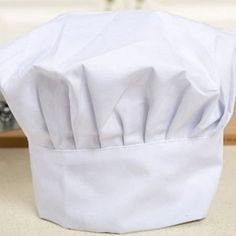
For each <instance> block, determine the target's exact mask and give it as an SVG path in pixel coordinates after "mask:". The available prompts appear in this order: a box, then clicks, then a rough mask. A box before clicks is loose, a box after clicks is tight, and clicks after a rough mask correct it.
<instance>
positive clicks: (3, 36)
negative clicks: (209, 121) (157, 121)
mask: <svg viewBox="0 0 236 236" xmlns="http://www.w3.org/2000/svg"><path fill="white" fill-rule="evenodd" d="M124 9H126V10H132V9H152V10H154V9H156V10H164V11H167V12H171V13H174V14H178V15H182V16H184V17H188V18H191V19H194V20H197V21H201V22H204V23H207V24H210V25H212V26H216V27H219V28H221V29H224V30H228V31H236V0H0V48H1V47H3V46H4V45H5V44H7V43H9V42H10V41H12V40H14V39H16V38H17V37H19V36H20V35H22V34H24V33H26V32H28V31H30V30H32V29H33V28H34V27H36V26H38V25H40V24H43V23H44V22H47V21H49V20H51V19H52V18H54V17H56V16H57V15H59V14H62V13H65V12H68V11H110V10H124ZM11 130H15V131H13V132H9V131H11ZM7 131H8V132H7ZM225 144H236V116H234V117H233V118H232V120H231V122H230V124H229V125H228V126H227V128H226V129H225ZM26 145H27V142H26V138H25V137H24V134H23V133H22V132H21V131H20V129H19V127H18V125H17V123H16V121H15V119H14V117H13V115H12V114H11V111H10V109H9V108H8V106H7V104H6V102H5V101H4V98H3V96H2V95H1V94H0V147H19V146H20V147H21V146H26Z"/></svg>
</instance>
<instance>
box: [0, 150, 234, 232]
mask: <svg viewBox="0 0 236 236" xmlns="http://www.w3.org/2000/svg"><path fill="white" fill-rule="evenodd" d="M0 235H1V236H42V235H43V236H44V235H45V236H71V235H73V236H84V235H95V234H94V233H85V232H79V231H73V230H66V229H63V228H62V227H60V226H58V225H56V224H54V223H51V222H48V221H45V220H41V219H39V218H38V216H37V213H36V209H35V205H34V196H33V188H32V182H31V173H30V164H29V156H28V150H27V149H24V148H20V149H7V148H6V149H0ZM97 235H99V236H100V235H103V234H97ZM109 235H110V234H109ZM130 235H132V236H135V235H139V236H141V235H143V236H144V235H145V236H146V235H147V236H154V235H156V236H235V235H236V146H225V147H224V168H223V172H222V176H221V180H220V184H219V187H218V191H217V193H216V196H215V198H214V200H213V202H212V205H211V207H210V210H209V214H208V217H207V218H206V219H204V220H201V221H196V222H191V223H186V224H181V225H178V226H173V227H168V228H165V229H160V230H154V231H146V232H141V233H133V234H130Z"/></svg>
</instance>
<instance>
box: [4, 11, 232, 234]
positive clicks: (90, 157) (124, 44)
mask: <svg viewBox="0 0 236 236" xmlns="http://www.w3.org/2000/svg"><path fill="white" fill-rule="evenodd" d="M235 46H236V34H234V33H232V32H223V31H221V30H219V29H217V28H213V27H210V26H208V25H205V24H201V23H197V22H194V21H191V20H187V19H185V18H182V17H179V16H175V15H171V14H168V13H165V12H158V11H125V12H122V11H121V12H109V13H108V12H106V13H104V12H103V13H102V12H101V13H98V12H97V13H70V14H66V15H62V16H59V17H57V18H56V19H54V20H52V21H51V22H49V23H47V24H45V25H44V26H42V27H39V28H37V29H35V30H34V31H32V32H30V33H28V34H27V35H25V36H23V37H22V38H20V39H18V40H16V41H15V42H13V43H11V44H9V45H8V46H6V47H5V48H2V49H1V51H0V87H1V90H2V92H3V94H4V96H5V98H6V100H7V102H8V103H9V105H10V108H11V109H12V111H13V114H14V115H15V117H16V119H17V120H18V122H19V123H20V125H21V127H22V129H23V130H24V132H25V134H26V136H27V138H28V141H29V151H30V157H31V167H32V175H33V184H34V191H35V198H36V203H37V209H38V213H39V216H40V217H41V218H44V219H48V220H50V221H53V222H56V223H58V224H60V225H62V226H63V227H66V228H71V229H79V230H88V231H97V232H117V233H123V232H129V231H138V230H147V229H154V228H160V227H165V226H169V225H174V224H179V223H182V222H187V221H192V220H197V219H201V218H204V217H205V216H206V214H207V210H208V207H209V204H210V202H211V200H212V197H213V195H214V193H215V190H216V186H217V182H218V178H219V175H220V171H221V166H222V140H223V139H222V129H223V128H224V126H225V125H226V123H227V122H228V120H229V118H230V116H231V114H232V110H233V106H234V99H235V90H236V85H235V79H236V78H235V77H236V60H235V59H236V53H235Z"/></svg>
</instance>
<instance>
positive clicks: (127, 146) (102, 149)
mask: <svg viewBox="0 0 236 236" xmlns="http://www.w3.org/2000/svg"><path fill="white" fill-rule="evenodd" d="M216 136H219V134H217V135H216V134H215V135H213V136H198V137H194V138H182V139H170V140H166V139H159V140H158V141H155V142H148V143H139V144H131V145H125V146H111V147H104V148H97V147H95V148H84V149H51V148H46V147H43V146H40V145H37V144H33V143H31V142H29V143H30V145H31V146H35V147H37V148H40V149H44V150H45V151H49V152H58V153H59V152H61V153H66V152H88V151H100V152H102V151H108V150H118V149H130V148H137V147H142V146H143V147H144V146H154V145H158V144H164V143H178V142H179V143H182V142H195V141H196V142H197V141H200V140H205V139H211V138H212V137H216Z"/></svg>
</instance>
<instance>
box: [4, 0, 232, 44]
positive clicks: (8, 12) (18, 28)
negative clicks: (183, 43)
mask: <svg viewBox="0 0 236 236" xmlns="http://www.w3.org/2000/svg"><path fill="white" fill-rule="evenodd" d="M136 6H137V4H136V1H135V0H115V1H114V4H113V5H112V7H111V8H112V9H114V10H117V9H135V8H136ZM142 8H144V9H160V10H165V11H168V12H172V13H176V14H180V15H182V16H186V17H189V18H192V19H195V20H199V21H202V22H206V23H209V24H211V25H214V26H217V27H220V28H224V29H226V30H233V31H236V0H172V1H171V0H146V1H144V4H142ZM106 9H107V6H106V0H0V44H1V45H3V44H5V43H7V42H9V41H11V40H13V39H15V38H16V37H18V36H19V35H21V34H22V33H24V32H27V31H29V30H31V29H32V28H34V27H35V26H37V25H39V24H41V23H43V22H46V21H48V20H50V19H51V18H53V17H55V16H56V15H58V14H61V13H64V12H67V11H86V10H93V11H94V10H98V11H103V10H106Z"/></svg>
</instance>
